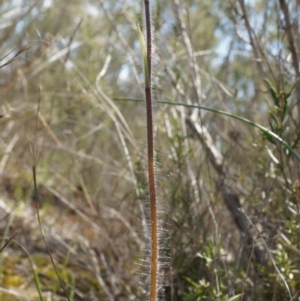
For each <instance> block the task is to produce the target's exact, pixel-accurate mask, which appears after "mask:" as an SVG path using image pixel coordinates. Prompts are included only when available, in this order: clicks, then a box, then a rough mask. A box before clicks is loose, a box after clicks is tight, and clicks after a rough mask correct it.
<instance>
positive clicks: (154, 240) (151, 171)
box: [145, 0, 159, 301]
mask: <svg viewBox="0 0 300 301" xmlns="http://www.w3.org/2000/svg"><path fill="white" fill-rule="evenodd" d="M145 21H146V38H147V65H148V78H149V80H148V82H147V83H146V86H145V97H146V118H147V147H148V181H149V196H150V209H151V217H150V218H151V278H150V301H156V300H157V282H158V255H159V254H158V249H159V248H158V219H157V200H156V183H155V182H156V181H155V157H154V134H153V112H152V90H151V72H152V71H151V70H152V68H151V65H152V31H151V14H150V3H149V0H145Z"/></svg>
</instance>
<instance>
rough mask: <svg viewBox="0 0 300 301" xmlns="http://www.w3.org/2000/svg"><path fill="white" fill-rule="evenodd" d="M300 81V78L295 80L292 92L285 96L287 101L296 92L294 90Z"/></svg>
mask: <svg viewBox="0 0 300 301" xmlns="http://www.w3.org/2000/svg"><path fill="white" fill-rule="evenodd" d="M299 80H300V78H297V79H296V80H295V82H294V84H293V85H292V88H291V90H290V92H288V93H287V94H286V96H285V99H286V100H287V99H288V98H289V97H290V96H291V94H292V92H293V91H294V89H295V87H296V85H297V83H298V81H299Z"/></svg>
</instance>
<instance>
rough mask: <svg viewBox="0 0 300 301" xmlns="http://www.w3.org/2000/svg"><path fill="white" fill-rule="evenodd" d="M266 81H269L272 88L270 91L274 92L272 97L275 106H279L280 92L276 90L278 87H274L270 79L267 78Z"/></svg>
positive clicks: (268, 83)
mask: <svg viewBox="0 0 300 301" xmlns="http://www.w3.org/2000/svg"><path fill="white" fill-rule="evenodd" d="M264 81H265V82H266V83H267V85H268V87H269V89H270V92H271V94H272V98H273V101H274V104H275V106H276V107H279V94H278V92H277V91H276V89H275V88H274V86H273V85H272V84H271V82H270V81H268V80H267V79H266V78H265V79H264Z"/></svg>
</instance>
